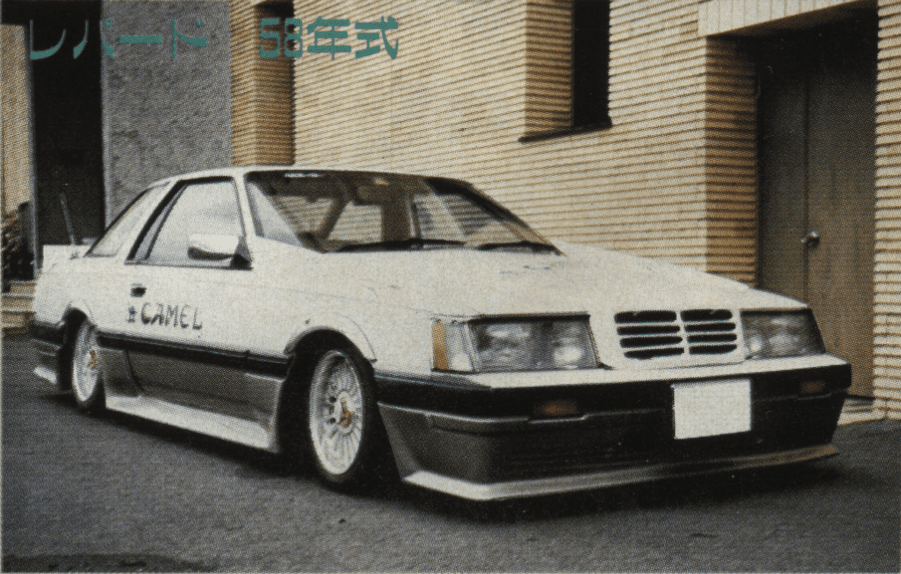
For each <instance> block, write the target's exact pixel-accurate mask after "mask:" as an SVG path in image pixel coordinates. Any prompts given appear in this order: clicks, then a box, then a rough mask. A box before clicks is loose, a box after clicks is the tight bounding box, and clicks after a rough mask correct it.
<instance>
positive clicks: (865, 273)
mask: <svg viewBox="0 0 901 574" xmlns="http://www.w3.org/2000/svg"><path fill="white" fill-rule="evenodd" d="M876 38H877V36H876V26H875V22H874V21H872V20H858V21H848V22H842V23H839V24H835V25H831V26H829V27H824V28H818V29H816V30H813V31H808V32H804V33H795V34H792V35H790V36H783V37H778V38H770V39H767V40H763V41H761V42H760V45H759V48H760V50H761V51H760V59H759V63H760V68H759V70H760V100H759V118H760V124H759V133H758V137H759V145H760V150H759V158H760V163H759V170H760V286H761V287H762V288H763V289H767V290H770V291H775V292H777V293H783V294H785V295H789V296H791V297H795V298H797V299H800V300H803V301H807V302H808V303H809V304H810V306H811V307H812V308H813V310H814V313H815V314H816V316H817V319H818V321H819V324H820V329H821V331H822V333H823V338H824V340H825V342H826V347H827V348H828V350H829V351H830V352H831V353H833V354H836V355H838V356H840V357H843V358H845V359H847V360H849V361H850V362H851V364H852V365H853V367H854V381H853V385H852V388H851V394H854V395H860V396H871V395H872V393H873V267H874V260H873V243H874V235H875V232H874V208H875V169H876V160H875V139H876V136H875V99H876V95H875V93H876ZM767 42H769V43H770V44H769V45H765V44H766V43H767Z"/></svg>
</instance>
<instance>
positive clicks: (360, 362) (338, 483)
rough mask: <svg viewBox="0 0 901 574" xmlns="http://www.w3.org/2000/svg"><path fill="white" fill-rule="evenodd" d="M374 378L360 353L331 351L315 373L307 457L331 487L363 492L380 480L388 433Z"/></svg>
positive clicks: (309, 405)
mask: <svg viewBox="0 0 901 574" xmlns="http://www.w3.org/2000/svg"><path fill="white" fill-rule="evenodd" d="M371 372H372V371H371V367H370V366H369V364H368V363H367V362H366V359H364V358H363V357H362V356H361V355H360V353H359V352H357V351H356V350H355V349H332V350H329V351H326V352H325V353H323V354H322V355H321V357H320V358H319V360H318V361H317V363H316V367H315V368H314V370H313V375H312V377H311V379H310V387H309V394H308V400H307V401H306V414H307V431H308V432H307V442H308V449H307V452H308V453H309V455H310V458H311V459H312V460H313V464H314V465H315V467H316V471H317V472H318V474H319V476H320V477H321V478H322V479H323V480H324V481H325V483H326V484H328V485H329V486H333V487H336V488H340V489H360V488H361V487H364V486H368V485H371V484H373V482H374V481H375V479H376V477H377V476H378V474H379V472H378V470H377V467H378V466H379V462H382V460H381V459H382V458H383V457H382V455H383V454H384V449H383V445H384V441H382V440H380V439H381V438H382V435H383V434H384V432H383V431H382V428H381V419H380V418H379V416H378V411H377V406H376V403H375V397H374V396H373V390H372V389H373V382H372V374H371Z"/></svg>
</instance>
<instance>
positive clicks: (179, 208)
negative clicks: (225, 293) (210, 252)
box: [142, 179, 244, 267]
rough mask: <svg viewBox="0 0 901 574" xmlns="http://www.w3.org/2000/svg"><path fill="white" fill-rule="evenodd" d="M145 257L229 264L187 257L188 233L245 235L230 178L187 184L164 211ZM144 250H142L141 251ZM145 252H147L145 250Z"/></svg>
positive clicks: (195, 264)
mask: <svg viewBox="0 0 901 574" xmlns="http://www.w3.org/2000/svg"><path fill="white" fill-rule="evenodd" d="M163 217H165V220H164V221H163V222H162V226H161V227H160V229H159V232H157V233H156V235H155V238H154V239H153V240H152V244H151V245H149V253H148V254H147V256H146V259H144V260H145V261H146V262H148V263H154V264H157V265H176V266H192V267H228V266H229V265H230V261H202V260H197V259H192V258H190V257H189V256H188V248H189V244H190V237H191V235H195V234H204V235H231V236H239V237H243V236H244V226H243V224H242V223H241V207H240V205H239V204H238V191H237V189H236V187H235V184H234V182H232V180H230V179H229V180H218V181H203V182H196V183H189V184H187V185H185V187H184V188H183V189H182V191H181V192H180V193H179V194H178V197H177V198H176V199H175V204H174V205H173V206H172V207H171V208H170V209H169V210H168V213H166V214H164V215H163ZM142 251H143V250H142ZM145 252H146V251H145Z"/></svg>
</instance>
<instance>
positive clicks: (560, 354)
mask: <svg viewBox="0 0 901 574" xmlns="http://www.w3.org/2000/svg"><path fill="white" fill-rule="evenodd" d="M437 325H440V326H437ZM432 338H433V347H434V349H435V361H434V364H435V368H436V369H439V370H451V371H464V372H465V371H472V370H476V371H493V372H499V371H537V370H552V369H585V368H592V367H597V365H598V363H597V356H596V354H595V351H594V345H593V343H592V341H591V334H590V331H589V328H588V319H587V318H582V317H579V318H556V319H543V318H542V319H481V320H477V321H473V322H471V323H465V324H464V323H450V324H448V323H438V322H436V323H435V324H433V329H432ZM467 351H468V352H467Z"/></svg>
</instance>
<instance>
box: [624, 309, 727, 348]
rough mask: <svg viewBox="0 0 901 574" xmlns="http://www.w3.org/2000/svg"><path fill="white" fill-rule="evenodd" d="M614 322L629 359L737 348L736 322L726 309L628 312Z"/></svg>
mask: <svg viewBox="0 0 901 574" xmlns="http://www.w3.org/2000/svg"><path fill="white" fill-rule="evenodd" d="M614 319H615V321H616V333H617V334H618V335H619V344H620V347H622V350H623V354H624V355H625V356H626V357H628V358H630V359H639V360H648V359H657V358H661V357H677V356H679V355H685V354H688V355H724V354H726V353H731V352H732V351H734V350H735V349H737V348H738V334H737V332H736V321H735V319H734V318H733V316H732V312H731V311H727V310H725V309H722V310H710V309H699V310H692V311H682V312H681V313H677V312H675V311H628V312H625V313H617V314H616V316H615V317H614Z"/></svg>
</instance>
